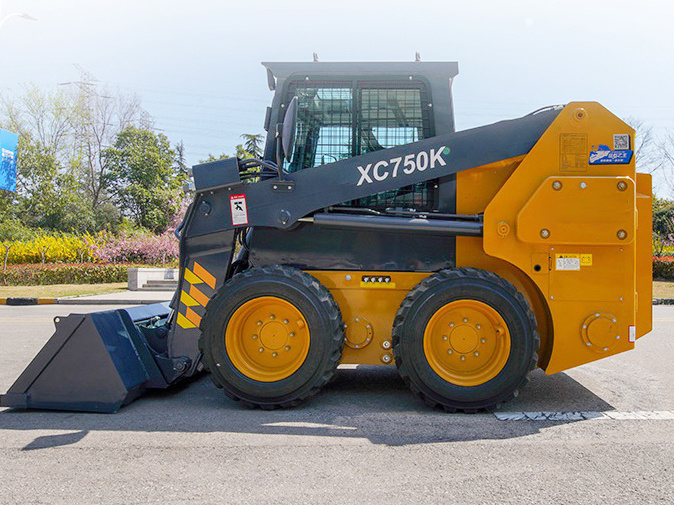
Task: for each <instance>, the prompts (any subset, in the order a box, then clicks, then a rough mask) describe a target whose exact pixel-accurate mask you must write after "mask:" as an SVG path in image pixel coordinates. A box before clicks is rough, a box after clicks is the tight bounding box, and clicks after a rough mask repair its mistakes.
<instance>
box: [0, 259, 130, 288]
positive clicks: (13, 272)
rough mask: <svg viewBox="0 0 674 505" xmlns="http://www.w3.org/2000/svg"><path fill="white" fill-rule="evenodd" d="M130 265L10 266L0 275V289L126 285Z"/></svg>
mask: <svg viewBox="0 0 674 505" xmlns="http://www.w3.org/2000/svg"><path fill="white" fill-rule="evenodd" d="M128 267H129V265H110V264H95V263H76V264H65V263H57V264H47V265H40V264H29V265H11V266H8V267H7V270H4V271H0V285H2V286H44V285H47V284H102V283H108V282H126V280H127V273H126V270H127V268H128Z"/></svg>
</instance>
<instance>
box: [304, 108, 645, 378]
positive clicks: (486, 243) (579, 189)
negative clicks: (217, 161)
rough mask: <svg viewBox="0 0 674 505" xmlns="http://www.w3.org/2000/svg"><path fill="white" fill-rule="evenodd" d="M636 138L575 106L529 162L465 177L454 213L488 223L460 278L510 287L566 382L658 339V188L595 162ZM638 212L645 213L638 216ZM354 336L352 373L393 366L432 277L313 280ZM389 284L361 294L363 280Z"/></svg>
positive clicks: (469, 241)
mask: <svg viewBox="0 0 674 505" xmlns="http://www.w3.org/2000/svg"><path fill="white" fill-rule="evenodd" d="M614 134H617V135H629V137H630V143H631V145H630V147H633V145H634V131H633V130H632V129H631V128H630V127H629V126H628V125H626V124H625V123H624V122H622V121H621V120H620V119H619V118H617V117H616V116H614V115H613V114H611V113H610V112H609V111H607V110H606V109H605V108H604V107H602V106H601V105H599V104H597V103H593V102H583V103H572V104H569V105H567V106H566V107H565V108H564V109H563V110H562V111H561V112H560V114H559V116H558V117H557V118H556V119H555V121H554V122H553V123H552V124H551V126H550V127H549V128H548V130H547V131H546V132H545V133H544V134H543V136H542V137H541V138H540V139H539V141H538V142H537V143H536V145H535V146H534V147H533V149H532V150H531V151H530V153H529V154H528V155H526V156H520V157H517V158H512V159H508V160H502V161H499V162H496V163H492V164H489V165H485V166H482V167H476V168H473V169H470V170H466V171H463V172H460V173H458V174H457V176H456V188H457V189H456V211H457V213H460V214H475V213H484V236H483V237H457V238H456V266H457V267H474V268H480V269H484V270H489V271H491V272H494V273H496V274H497V275H500V276H501V277H503V278H505V279H506V280H508V281H510V282H511V283H512V284H513V285H514V286H515V287H516V288H517V289H518V290H519V291H520V292H521V293H522V294H523V295H524V296H525V298H526V299H527V301H528V303H529V305H530V306H531V307H532V309H533V311H534V313H535V315H536V319H537V321H538V329H539V333H540V335H541V349H540V352H539V366H541V367H542V368H543V369H545V371H546V372H547V373H556V372H559V371H562V370H565V369H568V368H571V367H574V366H577V365H581V364H583V363H588V362H591V361H594V360H597V359H600V358H603V357H606V356H610V355H613V354H617V353H619V352H622V351H626V350H629V349H632V348H633V347H634V341H635V340H636V338H638V337H640V336H642V335H644V334H646V333H648V332H649V331H650V330H651V321H652V309H651V298H652V277H651V231H650V230H651V220H652V216H651V180H650V176H647V175H643V174H636V172H635V167H634V160H633V159H632V160H631V162H630V163H627V164H602V165H590V164H589V156H590V151H594V150H597V148H598V146H599V145H600V144H603V145H609V146H611V145H612V142H613V135H614ZM637 210H638V212H637ZM308 273H310V274H311V275H313V276H315V277H316V278H317V279H318V280H319V281H320V282H321V283H322V284H324V285H325V286H326V287H327V288H328V289H329V290H330V292H331V293H332V295H333V296H334V297H335V300H336V301H337V303H338V304H339V306H340V309H341V311H342V315H343V318H344V322H345V323H346V325H347V328H346V335H347V342H346V346H345V348H344V355H343V359H342V363H354V364H390V363H392V362H393V360H392V353H391V349H390V340H391V330H392V326H393V319H394V317H395V314H396V312H397V310H398V308H399V307H400V303H401V302H402V300H403V298H404V297H405V296H406V294H407V293H408V292H409V291H410V290H411V289H412V288H413V287H414V286H415V285H416V284H418V283H419V282H421V280H423V279H424V278H425V277H427V276H428V275H430V273H426V272H385V273H383V272H358V271H339V272H336V271H310V272H308ZM382 274H385V275H386V276H387V277H390V282H387V283H386V282H385V283H379V282H377V283H372V282H369V283H368V282H362V278H363V276H373V275H375V276H380V275H382Z"/></svg>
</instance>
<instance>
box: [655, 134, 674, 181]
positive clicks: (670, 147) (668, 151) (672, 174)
mask: <svg viewBox="0 0 674 505" xmlns="http://www.w3.org/2000/svg"><path fill="white" fill-rule="evenodd" d="M658 151H659V154H660V156H661V160H662V163H661V173H662V177H663V179H664V180H665V182H666V184H667V186H669V192H670V194H672V193H674V131H672V130H668V131H667V132H666V133H665V135H664V136H663V137H662V138H661V139H660V141H659V142H658Z"/></svg>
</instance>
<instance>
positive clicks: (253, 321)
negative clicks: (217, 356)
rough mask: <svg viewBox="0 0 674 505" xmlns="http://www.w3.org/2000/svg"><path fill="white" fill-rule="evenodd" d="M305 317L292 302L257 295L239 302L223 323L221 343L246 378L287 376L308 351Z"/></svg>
mask: <svg viewBox="0 0 674 505" xmlns="http://www.w3.org/2000/svg"><path fill="white" fill-rule="evenodd" d="M309 342H310V333H309V327H308V325H307V321H306V319H304V316H303V315H302V313H301V312H300V311H299V309H297V307H295V306H294V305H293V304H292V303H290V302H288V301H286V300H283V299H282V298H277V297H275V296H261V297H259V298H255V299H253V300H250V301H247V302H245V303H244V304H243V305H241V306H240V307H239V308H238V309H236V311H235V312H234V314H232V317H231V318H230V319H229V323H228V324H227V330H226V331H225V347H226V349H227V355H228V356H229V359H230V360H231V361H232V364H233V365H234V366H235V367H236V369H237V370H239V372H241V373H242V374H244V375H245V376H246V377H249V378H250V379H253V380H257V381H262V382H274V381H279V380H283V379H285V378H287V377H290V376H291V375H292V374H293V373H295V372H296V371H297V369H298V368H299V367H300V366H302V363H304V360H305V359H306V357H307V354H308V353H309Z"/></svg>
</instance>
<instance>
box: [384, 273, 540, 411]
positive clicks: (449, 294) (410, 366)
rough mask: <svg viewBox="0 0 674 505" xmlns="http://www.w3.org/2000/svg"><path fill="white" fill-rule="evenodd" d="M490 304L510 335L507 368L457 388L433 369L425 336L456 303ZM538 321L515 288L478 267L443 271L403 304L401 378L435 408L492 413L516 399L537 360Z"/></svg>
mask: <svg viewBox="0 0 674 505" xmlns="http://www.w3.org/2000/svg"><path fill="white" fill-rule="evenodd" d="M462 299H472V300H477V301H480V302H483V303H486V304H488V305H490V306H491V307H492V308H494V309H495V310H496V311H498V313H499V314H500V315H501V317H503V319H504V320H505V322H506V324H507V326H508V331H509V334H510V353H509V356H508V359H507V362H506V364H505V365H504V367H503V368H502V369H501V371H500V372H499V373H498V375H496V377H494V378H493V379H491V380H489V381H487V382H485V383H483V384H480V385H477V386H458V385H455V384H452V383H450V382H448V381H446V380H444V379H443V378H441V377H440V376H439V375H438V374H437V373H436V372H435V371H434V370H433V369H432V368H431V366H430V364H429V363H428V360H427V358H426V355H425V353H424V348H423V336H424V331H425V329H426V326H427V324H428V322H429V320H430V318H431V316H432V315H433V314H434V313H435V312H436V311H437V310H438V309H439V308H441V307H442V306H444V305H446V304H448V303H450V302H452V301H456V300H462ZM536 328H537V324H536V317H535V316H534V313H533V312H532V310H531V308H530V307H529V304H528V303H527V301H526V300H525V298H524V296H522V294H521V293H520V292H519V291H517V289H516V288H515V286H513V285H512V284H511V283H509V282H508V281H506V280H505V279H502V278H501V277H499V276H498V275H496V274H493V273H491V272H487V271H484V270H478V269H474V268H458V269H451V270H442V271H440V272H438V273H435V274H433V275H431V276H430V277H427V278H426V279H424V280H423V281H422V282H420V283H419V284H417V286H415V287H414V288H413V289H412V290H411V291H410V292H409V293H408V295H407V296H406V297H405V299H404V300H403V302H402V304H401V306H400V309H399V310H398V313H397V314H396V317H395V320H394V323H393V339H392V341H393V356H394V358H395V363H396V366H397V367H398V371H399V372H400V375H401V377H402V378H403V380H404V381H405V382H406V383H407V384H408V386H409V387H410V389H411V390H412V391H413V392H414V393H415V394H416V395H417V396H419V397H420V398H421V399H422V400H423V401H424V402H426V404H428V405H429V406H431V407H442V408H443V409H444V410H445V411H447V412H457V411H463V412H467V413H475V412H479V411H484V410H487V411H490V410H493V409H494V408H496V407H497V406H498V405H499V404H501V403H503V402H506V401H508V400H511V399H512V398H514V397H516V396H517V394H518V393H519V391H520V389H522V387H524V385H525V384H526V383H527V382H528V381H529V375H530V373H531V371H532V370H533V369H534V368H535V367H536V363H537V362H538V354H537V353H538V348H539V345H540V337H539V335H538V332H537V331H536Z"/></svg>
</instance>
